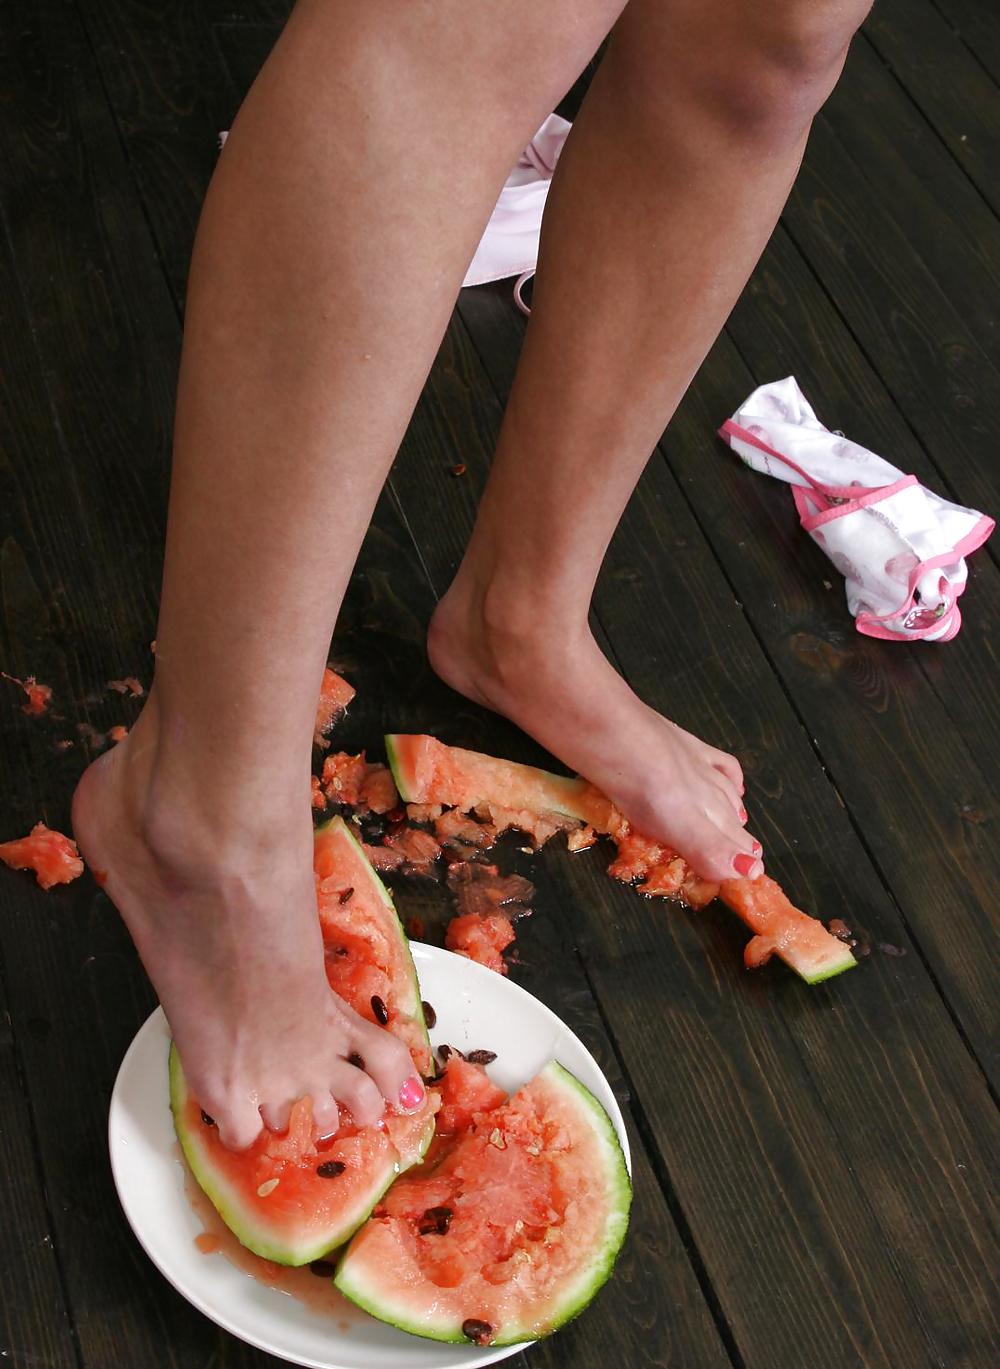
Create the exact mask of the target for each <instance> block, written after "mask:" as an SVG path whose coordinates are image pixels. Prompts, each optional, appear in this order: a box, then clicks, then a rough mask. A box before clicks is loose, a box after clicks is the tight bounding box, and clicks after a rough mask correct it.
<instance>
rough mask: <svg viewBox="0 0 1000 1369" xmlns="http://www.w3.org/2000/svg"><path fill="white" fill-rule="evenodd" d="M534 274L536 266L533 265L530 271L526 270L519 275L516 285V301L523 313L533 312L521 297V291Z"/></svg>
mask: <svg viewBox="0 0 1000 1369" xmlns="http://www.w3.org/2000/svg"><path fill="white" fill-rule="evenodd" d="M534 274H535V269H534V267H532V268H531V270H530V271H525V272H524V274H523V275H521V276H518V278H517V284H516V285H515V286H514V303H515V304H516V305H517V307H518V308H519V309H520V311H521V313H522V314H528V315H529V316H530V314H531V310H530V309H529V308H528V306H527V305H526V304H525V302H524V300H523V299H522V298H521V291H522V290H523V289H524V287H525V286H526V285H527V283H528V281H529V280H531V277H532V276H533V275H534Z"/></svg>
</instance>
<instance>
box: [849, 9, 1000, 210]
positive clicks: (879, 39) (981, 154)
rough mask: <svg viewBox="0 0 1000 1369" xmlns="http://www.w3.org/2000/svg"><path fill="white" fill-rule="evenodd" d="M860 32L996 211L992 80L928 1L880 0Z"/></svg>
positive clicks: (997, 142)
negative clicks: (869, 40) (897, 78)
mask: <svg viewBox="0 0 1000 1369" xmlns="http://www.w3.org/2000/svg"><path fill="white" fill-rule="evenodd" d="M864 31H865V33H866V34H867V36H868V37H869V38H870V39H871V41H872V43H873V44H874V46H875V48H876V49H877V50H878V52H879V53H880V55H881V56H882V58H883V59H884V61H885V62H886V63H888V65H889V67H890V68H891V69H892V70H893V71H894V72H895V73H896V75H897V76H898V77H899V79H900V80H901V81H902V83H903V85H904V86H906V89H907V90H908V91H909V93H910V97H911V98H912V100H913V102H914V104H916V105H917V106H919V108H920V109H921V110H922V111H923V113H924V115H925V116H926V118H927V119H928V120H929V122H930V123H931V124H933V126H934V128H935V129H936V131H937V133H938V134H939V136H940V137H941V138H942V139H943V140H944V142H945V143H946V144H947V147H948V150H949V151H950V152H951V154H952V156H954V157H955V158H956V159H957V160H958V162H959V163H960V164H961V166H962V167H963V168H964V170H965V172H966V174H967V175H968V176H969V179H970V180H971V181H972V182H973V184H974V185H975V186H976V188H977V189H978V191H979V193H980V194H981V195H982V196H983V199H985V200H986V202H987V203H988V204H990V205H992V207H993V209H994V210H996V211H997V212H1000V185H998V184H997V167H998V166H1000V101H998V100H997V87H996V82H995V80H994V79H993V78H992V77H991V76H990V75H989V74H988V73H987V71H986V70H985V69H984V67H983V66H981V65H980V63H979V62H978V61H977V60H976V58H975V57H974V56H973V55H972V53H971V52H970V51H969V49H968V48H967V47H966V46H965V44H964V43H962V42H960V41H959V39H958V37H957V36H956V34H955V33H954V31H953V30H952V28H951V26H950V25H949V24H948V23H947V22H946V21H945V20H944V19H943V18H942V16H941V14H940V13H939V12H938V10H937V9H936V8H935V7H934V6H933V5H932V4H931V3H930V0H878V3H877V4H876V5H875V7H874V9H873V10H872V12H871V14H870V15H869V17H868V19H867V21H866V23H865V27H864Z"/></svg>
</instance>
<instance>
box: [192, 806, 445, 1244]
mask: <svg viewBox="0 0 1000 1369" xmlns="http://www.w3.org/2000/svg"><path fill="white" fill-rule="evenodd" d="M314 859H315V869H316V888H317V902H318V907H319V916H320V925H321V927H322V932H323V941H324V945H325V947H326V952H327V955H326V965H327V977H328V979H329V980H330V983H331V985H332V987H333V988H334V989H335V990H336V991H337V992H338V993H339V994H340V995H341V996H342V997H343V998H345V999H346V1000H347V1002H348V1003H350V1005H351V1007H353V1008H354V1009H355V1011H356V1012H359V1013H361V1014H362V1016H364V1017H366V1018H368V1020H369V1021H375V1020H376V1011H375V1006H374V1003H373V1000H374V999H375V998H376V997H378V998H379V999H381V1002H382V1006H383V1008H384V1010H385V1015H386V1016H387V1019H388V1020H387V1023H386V1025H387V1028H388V1030H389V1031H392V1032H394V1033H395V1034H396V1035H397V1036H399V1037H400V1038H401V1039H402V1040H403V1041H405V1042H406V1044H407V1046H409V1047H410V1051H411V1054H412V1055H413V1057H414V1060H415V1062H416V1065H417V1068H418V1069H419V1070H421V1072H422V1073H427V1071H428V1068H429V1063H430V1045H429V1042H428V1038H427V1028H426V1025H425V1023H424V1016H423V1009H422V1007H421V1003H420V990H419V987H418V984H417V976H416V971H415V969H414V966H413V960H412V957H411V956H410V951H409V947H408V946H407V943H406V937H405V935H404V933H403V929H402V927H401V925H400V922H399V919H398V917H397V916H396V910H395V908H394V907H393V904H392V899H391V898H390V897H389V894H388V892H387V891H386V889H385V887H384V885H383V884H382V881H381V880H380V879H379V877H378V876H377V875H376V873H375V871H374V870H373V869H372V867H371V866H370V864H369V863H368V861H367V860H366V858H365V856H364V853H363V851H362V850H361V847H360V845H359V844H358V842H357V841H356V840H355V839H354V837H353V836H352V835H351V833H350V831H349V830H348V828H347V826H346V825H345V823H344V822H343V820H342V819H340V818H334V819H333V821H332V822H329V823H327V824H326V825H325V826H324V827H322V828H320V829H319V830H318V831H317V833H316V844H315V856H314ZM438 1104H439V1099H438V1098H437V1096H436V1095H434V1094H432V1093H430V1092H428V1094H427V1097H426V1099H425V1101H424V1104H423V1105H422V1106H421V1107H420V1108H419V1109H418V1110H417V1111H416V1112H414V1113H410V1114H407V1115H405V1116H403V1115H401V1114H397V1113H394V1112H391V1111H387V1112H386V1114H385V1115H384V1116H383V1117H382V1119H381V1120H380V1121H379V1122H377V1123H375V1125H374V1126H370V1127H356V1126H354V1124H353V1123H352V1121H351V1120H350V1117H349V1115H346V1114H345V1115H344V1116H343V1118H342V1124H341V1126H340V1128H339V1130H338V1131H337V1133H336V1135H335V1136H334V1137H332V1138H327V1139H320V1138H319V1137H318V1136H317V1134H316V1130H315V1127H314V1126H313V1120H312V1108H311V1104H310V1102H309V1100H308V1098H304V1099H299V1101H298V1102H297V1103H296V1104H295V1106H294V1107H293V1109H292V1116H291V1120H290V1123H289V1127H288V1130H287V1132H285V1133H283V1134H281V1135H275V1134H273V1133H271V1132H268V1131H264V1132H262V1133H261V1135H260V1136H258V1138H257V1140H256V1141H255V1142H254V1144H253V1145H252V1146H251V1147H250V1149H249V1150H246V1151H241V1152H235V1151H230V1150H227V1149H226V1147H225V1146H224V1145H223V1144H222V1142H221V1141H220V1140H219V1133H218V1130H217V1128H216V1127H215V1125H214V1123H213V1121H212V1119H211V1118H210V1117H208V1116H207V1115H206V1114H205V1113H203V1112H202V1110H201V1108H200V1106H199V1105H198V1102H197V1100H196V1099H195V1098H194V1097H193V1096H192V1094H191V1092H190V1090H189V1089H188V1087H187V1082H186V1080H185V1078H184V1072H183V1070H182V1068H181V1064H180V1059H179V1057H178V1055H177V1052H176V1050H175V1049H173V1048H171V1052H170V1106H171V1110H172V1112H173V1115H174V1126H175V1129H176V1131H177V1136H178V1138H179V1140H180V1143H181V1148H182V1149H183V1151H184V1155H185V1157H186V1159H187V1162H188V1164H189V1165H190V1168H191V1172H192V1174H193V1175H194V1177H195V1179H196V1180H197V1181H198V1183H199V1184H200V1186H201V1188H202V1189H203V1190H204V1191H205V1193H206V1194H207V1196H208V1197H209V1198H210V1199H211V1201H212V1203H213V1204H214V1206H215V1207H216V1209H217V1210H218V1212H219V1214H220V1216H221V1217H222V1219H223V1221H224V1222H225V1223H226V1225H227V1226H228V1227H229V1228H230V1230H231V1231H232V1232H233V1234H234V1235H235V1236H236V1237H237V1239H238V1240H240V1241H241V1242H242V1243H243V1245H245V1246H246V1247H247V1248H248V1249H250V1250H252V1251H254V1252H255V1253H256V1254H257V1255H261V1256H263V1258H264V1259H267V1260H273V1261H275V1262H276V1263H277V1264H288V1265H302V1264H309V1263H311V1262H312V1261H313V1260H317V1259H319V1258H320V1257H321V1256H323V1255H326V1254H327V1253H328V1252H329V1251H331V1250H335V1249H336V1248H337V1247H338V1246H340V1245H342V1244H343V1243H344V1241H346V1240H347V1239H348V1238H349V1237H350V1235H351V1234H352V1232H354V1231H355V1230H356V1229H357V1228H358V1226H360V1224H361V1223H362V1222H363V1221H364V1220H365V1218H366V1217H367V1216H368V1214H369V1213H370V1212H371V1210H372V1208H373V1207H374V1205H375V1203H376V1202H377V1201H378V1199H379V1198H380V1197H381V1196H382V1194H383V1193H384V1192H385V1190H386V1189H387V1188H388V1186H389V1185H390V1184H391V1183H392V1181H393V1179H394V1178H395V1177H396V1175H397V1174H398V1173H400V1172H401V1171H402V1170H405V1169H408V1168H409V1167H410V1166H411V1165H414V1164H416V1163H417V1162H418V1161H419V1160H420V1159H421V1158H422V1156H423V1155H424V1153H425V1151H426V1150H427V1147H428V1146H429V1145H430V1143H431V1140H432V1138H433V1135H434V1112H435V1110H436V1108H437V1106H438Z"/></svg>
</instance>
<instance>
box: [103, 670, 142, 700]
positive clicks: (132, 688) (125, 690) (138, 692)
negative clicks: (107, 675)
mask: <svg viewBox="0 0 1000 1369" xmlns="http://www.w3.org/2000/svg"><path fill="white" fill-rule="evenodd" d="M108 688H109V689H113V690H114V691H115V693H116V694H128V695H130V696H131V697H132V698H133V699H141V698H142V696H143V694H145V692H146V691H145V690H144V689H143V687H142V685H141V684H140V682H139V681H138V680H137V679H136V677H135V676H134V675H126V677H125V679H124V680H109V681H108Z"/></svg>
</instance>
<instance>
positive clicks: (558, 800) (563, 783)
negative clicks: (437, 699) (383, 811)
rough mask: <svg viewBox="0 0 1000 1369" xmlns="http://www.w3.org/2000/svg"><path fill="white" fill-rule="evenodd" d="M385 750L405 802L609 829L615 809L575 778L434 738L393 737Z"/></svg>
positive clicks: (387, 739) (592, 787)
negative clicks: (550, 817) (555, 818)
mask: <svg viewBox="0 0 1000 1369" xmlns="http://www.w3.org/2000/svg"><path fill="white" fill-rule="evenodd" d="M385 749H386V753H387V755H388V757H389V765H390V767H391V769H392V774H393V778H394V779H395V781H396V788H397V789H398V790H399V793H400V797H401V798H402V799H403V800H404V801H405V802H406V803H428V804H444V805H445V806H446V807H448V808H458V809H460V810H461V811H462V812H463V813H468V812H470V811H471V810H472V809H473V808H483V807H495V808H497V809H501V810H508V811H511V810H512V811H515V812H517V811H525V812H527V813H531V814H534V815H536V816H541V815H544V814H546V813H558V814H560V815H561V816H563V817H567V818H576V819H578V820H579V821H580V822H586V823H589V824H590V825H591V826H592V827H596V828H597V829H598V831H601V832H609V831H611V830H612V824H613V820H614V814H615V811H616V810H615V808H614V805H613V804H612V803H611V801H610V799H608V798H605V796H604V795H603V794H602V793H601V791H600V790H599V789H595V787H594V786H593V785H592V784H589V783H588V782H587V781H586V780H583V779H580V778H579V777H576V778H570V777H569V776H568V775H554V774H553V773H552V772H551V771H549V770H539V769H538V768H537V767H536V766H533V765H521V764H519V763H518V762H517V761H505V760H500V759H499V758H498V757H496V756H485V755H483V754H482V753H481V752H479V751H465V750H463V749H462V748H461V747H459V746H446V745H445V744H444V742H439V741H438V740H437V738H436V737H427V736H422V735H413V734H401V733H392V734H390V735H389V736H387V737H386V739H385Z"/></svg>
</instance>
